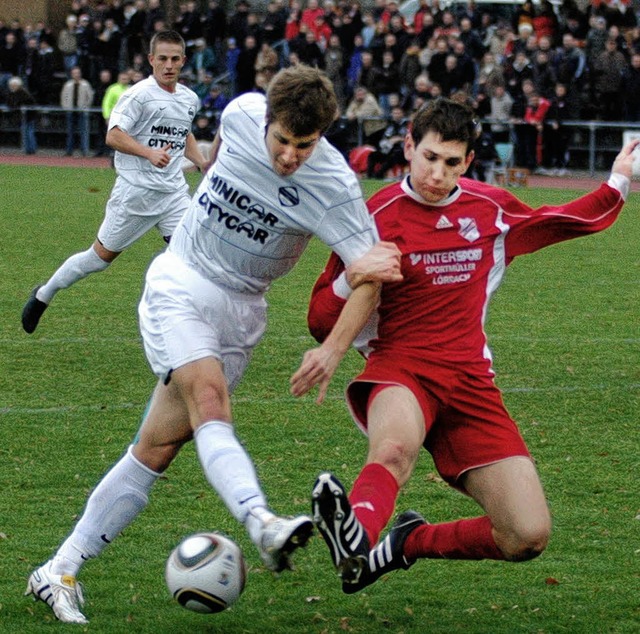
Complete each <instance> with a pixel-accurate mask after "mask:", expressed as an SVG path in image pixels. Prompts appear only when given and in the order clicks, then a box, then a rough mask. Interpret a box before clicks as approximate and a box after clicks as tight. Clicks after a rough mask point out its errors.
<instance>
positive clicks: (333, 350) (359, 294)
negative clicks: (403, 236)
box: [291, 242, 402, 403]
mask: <svg viewBox="0 0 640 634" xmlns="http://www.w3.org/2000/svg"><path fill="white" fill-rule="evenodd" d="M347 270H348V273H347V279H348V281H349V285H350V286H351V287H352V288H354V287H355V288H354V290H353V292H352V293H351V295H350V297H349V299H348V300H347V303H346V304H345V305H344V307H343V309H342V312H341V313H340V316H339V317H338V319H337V321H336V323H335V325H334V326H333V328H332V329H331V332H330V333H329V335H328V336H327V338H326V339H325V340H324V341H323V343H322V345H321V346H320V347H319V348H314V349H313V350H309V351H307V352H306V353H305V354H304V357H303V359H302V364H301V365H300V368H299V369H298V370H297V372H296V373H295V374H294V375H293V376H292V377H291V393H292V394H293V395H294V396H302V395H304V394H306V393H307V392H308V391H309V390H311V388H313V387H314V386H315V385H319V392H318V398H317V400H316V402H317V403H322V401H323V400H324V397H325V395H326V392H327V388H328V387H329V382H330V381H331V377H332V376H333V374H334V372H335V371H336V368H337V367H338V365H339V364H340V361H341V360H342V357H343V356H344V355H345V353H346V352H347V350H348V349H349V347H350V346H351V344H352V343H353V341H354V340H355V338H356V337H357V336H358V334H359V333H360V331H361V330H362V328H364V326H365V324H366V323H367V321H368V319H369V317H370V315H371V313H372V312H373V311H374V310H375V308H376V306H377V304H378V298H379V294H380V287H381V284H382V283H383V282H399V281H401V280H402V273H401V272H400V250H399V249H398V248H397V247H396V245H395V244H393V243H392V242H379V243H378V244H376V245H374V246H373V247H372V248H371V249H370V250H369V251H368V252H367V253H366V254H365V255H363V256H362V257H361V258H359V259H358V260H356V261H355V262H353V263H352V264H351V265H350V266H349V267H348V269H347Z"/></svg>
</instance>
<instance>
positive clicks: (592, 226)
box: [503, 183, 624, 259]
mask: <svg viewBox="0 0 640 634" xmlns="http://www.w3.org/2000/svg"><path fill="white" fill-rule="evenodd" d="M623 205H624V198H623V197H622V194H620V192H619V191H618V190H617V189H614V188H613V187H610V186H609V185H607V184H606V183H603V184H602V185H601V186H600V188H599V189H597V190H596V191H594V192H591V193H590V194H587V195H585V196H582V197H581V198H578V199H576V200H573V201H571V202H569V203H567V204H566V205H558V206H551V205H545V206H543V207H540V208H538V209H532V208H530V207H527V205H525V204H524V203H522V202H521V201H519V200H518V199H517V198H515V197H511V196H509V197H508V198H507V200H505V201H503V208H504V211H505V213H504V220H505V222H506V224H507V225H509V231H508V233H507V235H506V238H505V247H506V255H507V257H508V258H509V259H511V258H514V257H515V256H517V255H523V254H525V253H533V252H534V251H537V250H539V249H542V248H543V247H546V246H549V245H551V244H555V243H556V242H562V241H564V240H569V239H571V238H579V237H580V236H584V235H589V234H592V233H597V232H598V231H602V230H603V229H606V228H607V227H609V226H611V225H612V224H613V223H614V222H615V220H616V219H617V217H618V215H619V214H620V210H621V209H622V206H623Z"/></svg>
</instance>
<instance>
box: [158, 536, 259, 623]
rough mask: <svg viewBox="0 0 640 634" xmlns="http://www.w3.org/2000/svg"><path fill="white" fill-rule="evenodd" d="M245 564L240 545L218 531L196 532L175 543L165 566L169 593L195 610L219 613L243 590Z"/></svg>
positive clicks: (182, 604)
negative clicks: (176, 544)
mask: <svg viewBox="0 0 640 634" xmlns="http://www.w3.org/2000/svg"><path fill="white" fill-rule="evenodd" d="M246 576H247V566H246V563H245V561H244V557H243V556H242V551H241V550H240V547H239V546H238V545H237V544H236V543H235V542H234V541H232V540H231V539H229V538H228V537H225V536H224V535H222V534H220V533H197V534H195V535H190V536H189V537H186V538H185V539H184V540H182V542H180V544H178V546H176V547H175V548H174V549H173V551H172V552H171V555H169V559H167V565H166V569H165V579H166V582H167V587H168V588H169V592H170V593H171V595H172V596H173V597H174V598H175V599H176V600H177V601H178V603H179V604H180V605H181V606H183V607H185V608H187V610H192V611H194V612H200V613H202V614H211V613H213V612H222V610H226V609H227V608H228V607H229V606H230V605H232V604H233V603H235V602H236V601H237V600H238V597H239V596H240V595H241V594H242V591H243V590H244V584H245V581H246Z"/></svg>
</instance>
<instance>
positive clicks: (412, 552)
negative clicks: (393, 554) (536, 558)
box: [404, 515, 505, 560]
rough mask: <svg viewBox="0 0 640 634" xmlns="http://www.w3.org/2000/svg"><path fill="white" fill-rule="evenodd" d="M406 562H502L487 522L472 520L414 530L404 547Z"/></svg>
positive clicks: (485, 518) (485, 520)
mask: <svg viewBox="0 0 640 634" xmlns="http://www.w3.org/2000/svg"><path fill="white" fill-rule="evenodd" d="M404 555H405V557H406V558H407V559H409V560H415V559H418V558H429V559H473V560H477V559H502V560H504V558H505V557H504V555H503V554H502V552H501V551H500V550H499V548H498V547H497V546H496V542H495V541H494V539H493V534H492V532H491V520H490V519H489V518H488V517H487V516H486V515H485V516H484V517H475V518H473V519H468V520H458V521H457V522H448V523H446V524H426V525H425V526H420V527H419V528H417V529H416V530H414V531H413V532H412V533H411V534H410V535H409V537H407V541H406V542H405V545H404Z"/></svg>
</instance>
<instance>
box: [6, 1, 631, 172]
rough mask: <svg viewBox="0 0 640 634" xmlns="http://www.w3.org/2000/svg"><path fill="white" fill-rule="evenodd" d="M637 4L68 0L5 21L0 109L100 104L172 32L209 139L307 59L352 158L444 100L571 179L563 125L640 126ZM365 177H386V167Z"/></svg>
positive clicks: (137, 74) (525, 157)
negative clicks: (404, 8)
mask: <svg viewBox="0 0 640 634" xmlns="http://www.w3.org/2000/svg"><path fill="white" fill-rule="evenodd" d="M632 2H633V0H591V1H590V2H588V3H586V4H584V3H583V4H578V2H577V1H576V0H561V1H560V2H559V3H557V2H554V3H553V4H552V3H551V2H550V0H540V2H539V3H535V4H534V3H533V2H532V1H531V0H525V1H524V2H523V3H522V4H513V5H498V4H475V3H474V2H446V3H444V2H443V3H442V6H440V4H439V3H438V0H420V3H419V6H418V7H417V10H416V12H415V13H414V14H413V15H406V13H402V12H401V11H400V7H399V4H398V2H397V1H396V0H371V1H370V2H368V3H364V2H363V3H360V2H357V1H351V2H348V1H347V0H324V1H323V2H322V4H320V3H319V0H303V1H301V0H267V3H266V5H260V6H259V7H258V6H252V5H251V3H250V2H249V1H248V0H237V2H236V3H235V5H234V6H233V7H230V6H227V5H224V4H222V3H221V2H220V0H208V2H206V1H205V0H202V1H201V2H196V1H195V0H188V1H187V2H182V3H180V4H179V8H178V11H177V12H176V15H173V16H171V19H170V16H169V15H168V14H167V12H166V9H165V7H164V5H163V3H162V2H161V0H135V2H131V1H127V2H121V0H111V1H110V2H107V1H106V0H96V1H94V2H91V1H90V0H72V1H71V4H70V6H69V9H68V12H67V17H66V19H65V23H64V25H63V26H62V28H60V29H59V30H57V31H56V30H54V29H52V28H49V26H48V25H47V24H45V23H44V22H38V23H36V24H22V22H21V21H20V20H19V19H13V20H11V21H9V22H5V21H2V20H0V105H1V104H6V105H8V106H9V107H13V108H17V107H20V106H22V105H33V104H38V105H52V104H57V105H60V104H61V93H62V92H63V89H64V85H65V84H66V83H67V82H68V81H70V80H72V79H74V78H75V79H76V81H79V79H78V78H80V79H81V80H82V81H83V82H88V84H89V85H90V87H91V89H92V103H91V106H93V107H95V108H102V102H103V99H104V97H105V93H106V92H107V90H108V89H109V87H110V86H111V85H113V84H116V83H119V84H123V82H124V83H125V84H126V83H127V82H128V83H133V82H135V81H137V80H139V79H140V78H142V77H145V76H147V75H148V74H149V73H150V68H149V66H148V62H147V52H148V43H149V40H150V38H151V36H152V35H153V34H154V33H155V32H158V31H160V30H165V29H167V28H171V29H175V30H177V31H178V32H179V33H180V34H181V35H182V36H183V38H184V40H185V42H186V44H187V58H188V62H187V64H186V65H185V67H184V69H183V75H182V77H181V81H182V82H184V83H185V84H187V85H188V86H190V87H191V88H192V89H193V90H194V91H195V92H196V93H197V94H198V97H199V98H200V101H201V116H200V117H199V118H198V123H197V130H195V131H196V132H198V135H199V136H200V137H204V135H205V134H207V135H208V134H210V133H211V130H213V129H215V123H216V120H215V115H216V113H218V112H219V111H220V110H222V108H224V106H225V105H226V104H227V103H228V101H229V99H230V98H232V97H234V96H236V95H238V94H241V93H243V92H247V91H252V90H265V87H266V85H267V84H268V82H269V80H270V78H271V77H272V76H273V74H274V73H275V72H277V70H278V69H280V68H282V67H286V66H290V65H293V64H298V63H304V64H308V65H311V66H317V67H319V68H322V69H324V71H325V72H326V73H327V75H328V76H329V78H330V79H331V81H332V83H333V85H334V87H335V90H336V94H337V96H338V99H339V103H340V108H341V115H342V117H341V119H340V121H339V122H337V123H336V125H335V126H334V129H333V130H332V131H331V134H330V138H332V140H333V141H334V142H335V144H336V145H337V146H338V147H339V148H340V149H342V150H344V151H345V152H346V151H347V149H348V148H349V147H353V145H354V144H356V143H360V144H362V143H368V144H371V146H372V147H374V148H375V149H376V151H377V152H378V153H379V154H378V156H380V152H383V153H384V154H385V155H386V154H389V152H388V151H387V152H385V151H384V150H385V148H384V147H382V148H381V147H380V146H379V145H378V144H379V143H380V142H381V141H383V142H384V143H386V145H387V147H388V146H389V143H388V139H389V134H390V133H389V129H390V128H389V126H391V127H392V128H393V126H394V125H398V124H397V121H398V119H402V118H404V119H406V120H408V119H410V118H411V116H412V114H413V113H414V112H416V111H417V109H419V108H420V106H422V105H423V104H424V103H425V102H427V101H429V100H431V99H434V98H436V97H438V96H441V95H445V96H454V97H455V98H459V99H463V100H465V101H466V102H467V103H469V104H471V105H472V106H473V108H474V109H475V110H476V112H477V114H478V117H479V119H482V120H485V121H490V122H491V123H490V125H489V124H487V125H486V126H485V127H486V129H485V133H486V134H485V137H486V135H489V136H490V137H491V140H492V141H494V142H505V141H510V142H514V145H515V148H516V153H515V161H516V164H518V165H521V166H523V167H526V168H529V169H531V170H535V169H541V168H542V169H545V168H548V169H555V170H564V169H565V168H566V167H567V160H568V151H567V149H568V145H569V132H568V130H567V129H564V128H563V125H562V124H563V121H567V120H580V119H596V120H602V121H632V122H634V121H640V27H639V26H638V17H637V14H636V9H635V7H634V5H633V4H632ZM123 73H125V74H126V75H125V76H124V77H123ZM15 78H18V79H19V80H20V82H19V83H20V86H19V90H18V88H16V80H15ZM11 80H13V81H11ZM83 85H84V84H83ZM69 90H71V89H70V88H69V87H67V93H66V94H67V102H68V103H69V99H70V97H69V95H70V92H69ZM84 92H85V94H87V92H88V91H86V90H85V91H84ZM16 93H18V95H17V96H16ZM85 101H86V100H85ZM75 107H76V106H75V105H72V109H73V108H75ZM105 116H108V113H107V114H106V115H105ZM363 118H366V119H367V122H366V125H365V126H364V128H358V129H359V130H360V131H359V136H358V138H357V139H356V138H355V136H354V135H355V132H354V131H355V129H356V123H357V122H358V121H361V120H362V119H363ZM376 119H378V120H376ZM394 121H395V122H396V124H394ZM70 125H71V124H70ZM362 130H364V135H363V133H362ZM385 130H387V134H386V135H385ZM391 134H392V136H394V135H393V132H392V133H391ZM485 140H486V139H485ZM84 143H85V140H82V144H83V148H84ZM68 149H69V148H68ZM31 150H33V144H31V145H30V151H31ZM83 152H84V150H83ZM395 154H397V155H398V160H399V161H400V162H402V160H403V159H402V157H401V153H398V152H395ZM387 158H388V157H386V156H385V160H386V159H387ZM386 164H387V163H386V162H385V165H386ZM368 169H369V172H370V173H379V166H378V168H377V169H376V167H375V166H373V165H369V166H368Z"/></svg>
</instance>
